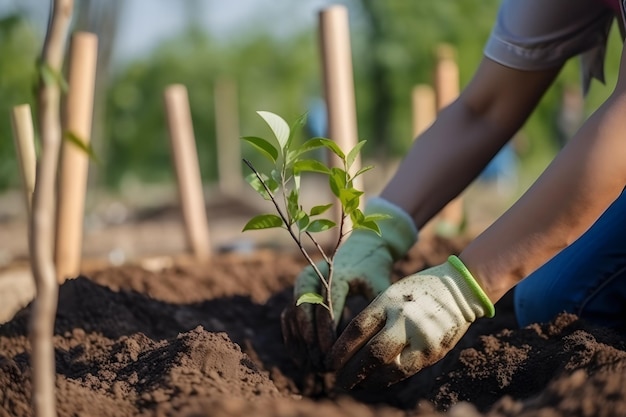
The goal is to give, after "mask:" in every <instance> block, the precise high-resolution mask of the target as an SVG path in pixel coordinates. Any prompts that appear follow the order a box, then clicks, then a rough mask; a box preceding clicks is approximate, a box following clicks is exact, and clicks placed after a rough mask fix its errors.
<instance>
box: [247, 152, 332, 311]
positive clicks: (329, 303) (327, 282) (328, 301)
mask: <svg viewBox="0 0 626 417" xmlns="http://www.w3.org/2000/svg"><path fill="white" fill-rule="evenodd" d="M243 161H244V162H245V164H246V165H248V167H249V168H250V169H251V170H252V172H254V175H256V177H257V179H258V180H259V181H260V182H261V184H262V185H263V188H264V189H265V191H266V192H267V194H268V196H269V197H270V201H271V202H272V204H274V208H276V212H277V213H278V215H279V216H280V218H281V219H282V221H283V223H284V224H285V228H286V229H287V231H288V232H289V234H290V235H291V237H292V239H293V240H294V241H295V242H296V244H297V245H298V248H299V249H300V252H301V253H302V255H303V256H304V257H305V259H306V260H307V262H308V263H309V264H310V265H311V267H312V268H313V270H314V271H315V274H316V275H317V276H318V277H319V278H320V281H321V282H322V284H323V285H324V288H325V289H326V293H327V296H326V303H323V304H322V306H323V307H324V308H325V309H326V310H328V313H329V314H330V318H331V320H334V313H333V306H332V299H331V296H330V282H331V281H330V278H331V277H332V275H331V274H330V272H329V277H328V280H327V279H326V278H325V277H324V274H322V271H320V270H319V268H318V267H317V265H316V264H315V262H314V261H313V258H311V256H310V255H309V253H308V251H307V250H306V249H305V248H304V246H303V245H302V242H301V240H300V238H299V237H298V236H296V234H295V233H294V231H293V227H292V225H291V222H290V221H289V219H288V218H287V216H286V215H285V214H284V212H283V210H282V208H281V207H280V205H279V204H278V202H277V201H276V197H275V196H274V193H273V192H272V190H270V188H269V187H268V186H267V184H266V183H265V181H264V180H263V177H261V174H259V172H258V171H257V170H256V168H254V166H253V165H252V163H251V162H250V161H248V160H247V159H245V158H244V160H243ZM281 180H282V182H283V183H282V187H283V190H284V189H285V185H286V184H285V181H284V172H281ZM283 197H284V193H283ZM284 198H285V204H287V201H286V197H284ZM306 234H307V236H309V238H310V239H311V240H312V241H313V242H314V244H315V247H316V249H317V250H318V251H319V252H320V254H321V255H322V256H323V257H324V260H325V261H326V262H327V263H328V269H329V271H332V257H328V256H327V255H326V252H325V251H324V249H323V248H322V247H321V246H320V245H319V243H318V242H317V241H316V240H315V239H314V238H313V236H311V234H310V233H308V232H306ZM340 235H341V233H340Z"/></svg>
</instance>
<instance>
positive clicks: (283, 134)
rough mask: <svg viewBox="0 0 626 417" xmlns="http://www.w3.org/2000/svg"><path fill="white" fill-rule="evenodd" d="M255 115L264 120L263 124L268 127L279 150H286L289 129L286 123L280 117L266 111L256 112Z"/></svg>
mask: <svg viewBox="0 0 626 417" xmlns="http://www.w3.org/2000/svg"><path fill="white" fill-rule="evenodd" d="M257 114H258V115H259V116H261V117H262V118H263V120H265V123H267V125H268V126H269V127H270V129H271V130H272V132H273V133H274V136H275V137H276V140H277V141H278V144H279V145H280V148H281V149H282V150H285V149H286V148H287V142H288V141H289V134H290V129H289V125H288V124H287V122H286V121H285V120H284V119H283V118H282V117H280V116H278V115H277V114H274V113H270V112H268V111H258V112H257Z"/></svg>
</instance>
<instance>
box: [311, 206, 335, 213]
mask: <svg viewBox="0 0 626 417" xmlns="http://www.w3.org/2000/svg"><path fill="white" fill-rule="evenodd" d="M332 206H333V205H332V204H324V205H323V206H315V207H313V208H311V211H310V212H309V215H310V216H317V215H319V214H322V213H324V212H326V210H328V209H329V208H331V207H332Z"/></svg>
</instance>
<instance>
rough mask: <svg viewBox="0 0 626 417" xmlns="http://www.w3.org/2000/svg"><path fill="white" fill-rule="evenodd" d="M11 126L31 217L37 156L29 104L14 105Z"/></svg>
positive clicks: (27, 209) (28, 211) (27, 207)
mask: <svg viewBox="0 0 626 417" xmlns="http://www.w3.org/2000/svg"><path fill="white" fill-rule="evenodd" d="M11 126H12V127H13V140H14V143H15V150H16V152H17V160H18V163H19V167H20V174H21V178H22V188H23V189H24V197H25V200H26V211H27V213H28V216H29V217H30V214H31V209H32V198H33V192H34V191H35V174H36V170H37V156H36V155H35V132H34V128H33V116H32V114H31V111H30V105H29V104H22V105H19V106H15V107H13V111H12V112H11Z"/></svg>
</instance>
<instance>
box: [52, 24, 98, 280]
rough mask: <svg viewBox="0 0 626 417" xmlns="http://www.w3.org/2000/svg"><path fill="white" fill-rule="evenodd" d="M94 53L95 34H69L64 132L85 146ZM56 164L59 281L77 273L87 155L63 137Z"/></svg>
mask: <svg viewBox="0 0 626 417" xmlns="http://www.w3.org/2000/svg"><path fill="white" fill-rule="evenodd" d="M97 55H98V38H97V36H96V35H94V34H93V33H87V32H77V33H75V34H74V35H73V36H72V43H71V50H70V62H69V76H68V83H69V90H68V95H67V102H66V109H65V111H66V114H65V131H66V132H68V133H69V134H72V135H74V137H75V138H77V139H79V140H81V141H83V142H84V143H85V145H88V144H89V142H90V139H91V122H92V116H93V98H94V88H95V81H96V62H97ZM60 163H61V166H60V171H59V197H58V200H57V233H56V245H55V249H56V252H55V259H56V267H57V278H58V279H59V282H61V283H62V282H63V281H64V280H65V279H66V278H74V277H76V276H78V275H79V274H80V263H81V257H82V242H83V221H84V218H85V193H86V189H87V175H88V168H89V155H88V154H87V153H86V152H85V151H84V150H82V149H80V148H79V147H78V146H77V145H76V144H74V143H71V142H69V141H68V140H65V141H63V143H62V145H61V162H60Z"/></svg>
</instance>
